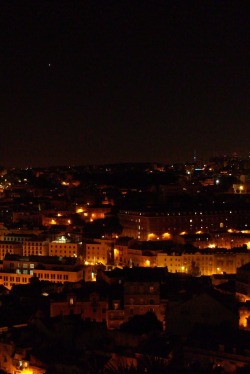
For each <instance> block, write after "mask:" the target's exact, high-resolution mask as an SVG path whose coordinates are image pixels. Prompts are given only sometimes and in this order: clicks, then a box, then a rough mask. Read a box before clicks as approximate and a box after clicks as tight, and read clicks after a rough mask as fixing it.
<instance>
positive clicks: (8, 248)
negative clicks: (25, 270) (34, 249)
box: [0, 241, 23, 260]
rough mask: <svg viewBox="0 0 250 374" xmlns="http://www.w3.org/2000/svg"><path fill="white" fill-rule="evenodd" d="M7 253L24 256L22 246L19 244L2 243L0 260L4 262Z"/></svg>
mask: <svg viewBox="0 0 250 374" xmlns="http://www.w3.org/2000/svg"><path fill="white" fill-rule="evenodd" d="M7 253H10V254H15V255H22V253H23V249H22V244H21V243H18V242H9V241H0V260H3V259H4V257H5V255H6V254H7Z"/></svg>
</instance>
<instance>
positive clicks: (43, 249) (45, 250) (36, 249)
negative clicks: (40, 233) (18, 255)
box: [23, 238, 49, 256]
mask: <svg viewBox="0 0 250 374" xmlns="http://www.w3.org/2000/svg"><path fill="white" fill-rule="evenodd" d="M32 255H34V256H48V255H49V242H48V241H47V240H45V239H44V238H34V239H32V240H27V241H25V242H24V243H23V256H32Z"/></svg>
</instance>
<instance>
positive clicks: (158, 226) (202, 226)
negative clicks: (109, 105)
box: [119, 209, 250, 240]
mask: <svg viewBox="0 0 250 374" xmlns="http://www.w3.org/2000/svg"><path fill="white" fill-rule="evenodd" d="M119 220H120V223H121V225H122V226H123V232H122V235H124V236H129V237H132V238H135V239H138V240H155V239H159V240H161V239H164V236H166V234H169V235H179V234H180V233H182V232H185V231H187V232H188V233H196V232H199V231H204V232H210V231H217V230H221V229H226V230H228V229H230V228H235V227H242V228H245V229H247V228H248V227H249V225H250V212H249V211H248V210H240V209H237V210H236V209H234V210H227V209H225V210H221V209H217V210H215V209H214V210H202V211H200V210H197V211H190V210H189V211H181V210H180V211H178V210H177V211H153V210H151V211H128V210H121V211H120V212H119ZM166 239H168V237H167V238H166Z"/></svg>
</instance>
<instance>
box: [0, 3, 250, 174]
mask: <svg viewBox="0 0 250 374" xmlns="http://www.w3.org/2000/svg"><path fill="white" fill-rule="evenodd" d="M247 14H248V12H247V2H246V1H242V2H240V3H239V2H237V1H232V2H230V4H229V3H228V2H216V3H211V2H206V1H202V2H200V1H190V2H186V1H179V2H174V1H172V2H169V1H160V0H156V1H129V0H126V1H120V2H117V1H105V2H102V1H84V2H83V1H75V2H71V1H60V2H59V1H36V2H34V1H15V0H13V1H11V2H2V3H1V5H0V18H1V22H0V24H1V46H2V54H1V55H2V56H1V62H0V64H1V88H2V89H1V94H0V99H1V113H0V122H1V130H2V133H1V142H0V148H1V152H0V163H1V164H2V165H4V166H7V167H11V166H16V167H25V166H32V167H38V166H50V165H86V164H107V163H116V162H147V161H149V162H150V161H151V162H154V161H157V162H162V163H165V164H168V163H171V162H179V161H181V160H187V161H188V160H191V159H192V158H193V152H194V150H195V151H196V154H197V158H202V159H206V158H208V157H209V156H212V155H216V154H218V155H219V154H223V153H227V154H232V153H233V152H237V153H239V154H247V153H248V151H249V145H248V140H249V136H250V133H249V132H250V130H249V124H248V121H249V107H250V106H249V93H248V88H249V74H248V66H249V53H248V47H249V27H248V17H247Z"/></svg>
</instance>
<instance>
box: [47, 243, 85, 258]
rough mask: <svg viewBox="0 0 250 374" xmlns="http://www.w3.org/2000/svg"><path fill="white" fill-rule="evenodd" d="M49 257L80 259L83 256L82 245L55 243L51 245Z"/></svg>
mask: <svg viewBox="0 0 250 374" xmlns="http://www.w3.org/2000/svg"><path fill="white" fill-rule="evenodd" d="M49 255H50V256H62V257H78V256H80V255H82V245H81V244H80V243H68V242H67V243H66V242H63V241H53V242H51V243H49Z"/></svg>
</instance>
